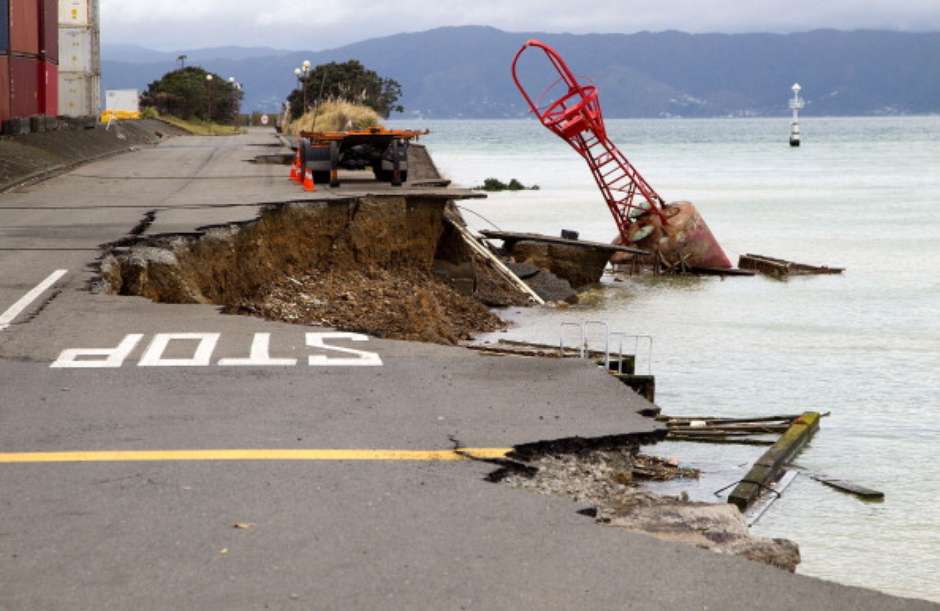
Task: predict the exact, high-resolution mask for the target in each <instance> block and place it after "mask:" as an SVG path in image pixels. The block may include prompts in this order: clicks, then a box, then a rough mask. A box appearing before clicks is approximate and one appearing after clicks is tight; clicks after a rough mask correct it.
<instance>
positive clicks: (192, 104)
mask: <svg viewBox="0 0 940 611" xmlns="http://www.w3.org/2000/svg"><path fill="white" fill-rule="evenodd" d="M209 74H211V73H210V72H207V71H206V70H203V69H202V68H200V67H198V66H187V67H185V68H181V69H179V70H173V71H172V72H167V73H166V74H164V75H163V76H162V77H161V78H160V80H157V81H154V82H152V83H150V85H148V86H147V90H146V91H145V92H144V93H143V95H142V96H141V98H140V105H141V107H142V108H147V107H153V108H156V109H157V111H158V112H160V113H161V114H168V115H173V116H175V117H180V118H181V119H193V118H196V119H201V120H203V121H206V120H211V121H214V122H216V123H233V122H234V121H235V119H236V118H237V117H238V109H239V106H240V105H241V100H242V95H243V94H242V92H241V90H239V89H238V88H237V87H235V85H234V84H232V83H229V82H228V81H226V80H225V79H223V78H222V77H220V76H219V75H218V74H212V80H211V81H209V80H208V79H206V76H207V75H209ZM210 109H211V117H210Z"/></svg>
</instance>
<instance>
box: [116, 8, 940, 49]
mask: <svg viewBox="0 0 940 611" xmlns="http://www.w3.org/2000/svg"><path fill="white" fill-rule="evenodd" d="M101 15H102V38H103V40H104V41H105V42H106V43H112V44H113V43H133V44H139V45H142V46H146V47H151V48H156V49H163V50H173V49H193V48H202V47H212V46H222V45H238V46H268V47H275V48H283V49H310V50H318V49H326V48H330V47H335V46H339V45H343V44H348V43H351V42H355V41H358V40H363V39H366V38H371V37H374V36H383V35H388V34H394V33H397V32H404V31H419V30H425V29H430V28H434V27H438V26H445V25H492V26H494V27H497V28H500V29H504V30H510V31H550V32H575V33H584V32H637V31H641V30H654V31H658V30H669V29H672V30H683V31H687V32H727V33H736V32H756V31H760V32H792V31H804V30H810V29H817V28H836V29H859V28H870V29H893V30H914V31H925V30H940V11H938V10H937V0H893V1H892V0H868V1H866V2H858V1H857V0H827V1H825V2H819V0H790V1H786V2H784V1H781V0H773V1H771V0H750V1H749V2H741V1H739V0H734V1H731V0H725V1H721V2H718V1H715V0H658V1H645V0H644V1H642V2H636V1H635V2H623V1H616V0H580V1H579V2H571V0H565V1H560V0H542V1H538V0H514V1H513V2H506V1H505V0H474V1H473V2H466V1H465V0H464V1H461V2H454V1H447V0H443V1H441V0H396V1H395V2H375V1H374V0H372V1H369V2H366V1H364V0H265V1H264V2H257V1H248V0H224V1H223V0H196V1H195V2H190V3H185V4H181V3H180V2H178V1H173V2H170V1H168V0H101Z"/></svg>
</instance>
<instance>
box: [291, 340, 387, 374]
mask: <svg viewBox="0 0 940 611" xmlns="http://www.w3.org/2000/svg"><path fill="white" fill-rule="evenodd" d="M325 339H348V340H350V341H353V342H367V341H369V336H368V335H362V334H361V333H341V332H333V333H307V345H308V346H309V347H311V348H322V349H323V350H332V351H334V352H342V353H343V354H354V355H356V357H357V358H332V359H331V358H330V357H328V356H325V355H322V354H317V355H313V356H310V357H308V359H307V364H308V365H310V366H311V367H342V366H345V367H381V366H382V358H381V357H380V356H379V355H378V354H376V353H375V352H366V351H365V350H353V349H352V348H341V347H339V346H327V345H326V344H324V343H323V340H325Z"/></svg>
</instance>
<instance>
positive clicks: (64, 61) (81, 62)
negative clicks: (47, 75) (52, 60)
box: [59, 28, 97, 73]
mask: <svg viewBox="0 0 940 611" xmlns="http://www.w3.org/2000/svg"><path fill="white" fill-rule="evenodd" d="M93 41H94V31H93V30H92V29H91V28H61V29H60V30H59V70H61V71H63V72H88V73H92V72H97V70H96V69H95V64H94V61H93V57H94V55H93V50H94V45H93Z"/></svg>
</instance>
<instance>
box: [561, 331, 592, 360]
mask: <svg viewBox="0 0 940 611" xmlns="http://www.w3.org/2000/svg"><path fill="white" fill-rule="evenodd" d="M565 327H575V328H576V329H580V330H581V343H580V352H579V358H582V359H583V358H584V347H585V341H586V340H585V338H584V323H583V322H563V323H561V331H560V332H559V334H558V356H559V357H561V358H564V356H565Z"/></svg>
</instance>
